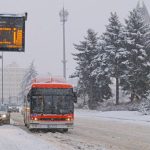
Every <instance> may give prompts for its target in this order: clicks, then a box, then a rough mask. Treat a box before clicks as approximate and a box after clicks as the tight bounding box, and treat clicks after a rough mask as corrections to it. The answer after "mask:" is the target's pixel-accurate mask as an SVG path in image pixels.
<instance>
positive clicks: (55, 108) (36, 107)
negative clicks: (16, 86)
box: [31, 89, 74, 114]
mask: <svg viewBox="0 0 150 150" xmlns="http://www.w3.org/2000/svg"><path fill="white" fill-rule="evenodd" d="M43 91H44V92H45V93H44V92H43ZM50 91H51V93H49V94H48V89H47V90H46V91H45V90H41V91H40V90H39V89H38V94H37V91H35V90H34V94H35V95H34V96H32V98H31V112H32V113H43V114H68V113H73V109H74V104H73V95H72V92H69V91H68V89H67V90H66V91H63V90H61V89H59V90H58V91H57V90H56V89H54V93H52V89H50ZM43 93H44V94H43ZM39 94H40V95H39ZM41 94H42V95H41Z"/></svg>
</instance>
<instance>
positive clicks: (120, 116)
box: [75, 109, 150, 125]
mask: <svg viewBox="0 0 150 150" xmlns="http://www.w3.org/2000/svg"><path fill="white" fill-rule="evenodd" d="M75 117H89V118H91V119H92V118H93V119H102V118H103V119H113V120H123V121H131V122H136V123H143V124H149V125H150V115H143V114H142V113H140V112H137V111H106V112H101V111H96V110H81V109H76V110H75Z"/></svg>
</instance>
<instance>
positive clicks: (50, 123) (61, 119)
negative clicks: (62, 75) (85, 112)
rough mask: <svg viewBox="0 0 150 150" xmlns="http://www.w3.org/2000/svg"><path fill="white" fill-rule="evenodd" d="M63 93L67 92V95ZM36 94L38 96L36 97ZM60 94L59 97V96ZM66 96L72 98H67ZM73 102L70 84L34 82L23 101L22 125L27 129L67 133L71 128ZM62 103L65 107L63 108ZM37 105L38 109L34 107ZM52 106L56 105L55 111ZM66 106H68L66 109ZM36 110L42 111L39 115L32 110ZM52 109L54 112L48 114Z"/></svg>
mask: <svg viewBox="0 0 150 150" xmlns="http://www.w3.org/2000/svg"><path fill="white" fill-rule="evenodd" d="M57 90H58V92H57ZM45 91H46V92H45ZM64 91H67V93H65V92H64ZM40 92H41V93H42V94H41V93H40ZM44 92H45V94H44ZM38 93H40V94H39V95H38ZM60 93H61V95H60V96H59V94H60ZM63 93H64V94H63ZM68 95H72V96H69V97H68ZM48 98H49V99H48ZM61 98H62V99H63V101H62V99H61ZM71 98H72V99H71ZM65 99H66V101H65ZM55 100H56V101H55ZM74 101H75V97H74V92H73V86H72V85H70V84H67V83H54V82H47V83H41V82H40V83H36V82H35V83H33V84H32V85H31V87H30V90H29V92H28V93H27V96H25V99H24V123H25V125H26V126H27V127H28V128H29V129H63V130H64V131H67V130H68V129H70V128H73V122H74V106H73V104H72V102H74ZM50 102H51V104H50ZM56 102H57V103H56ZM67 102H68V104H67ZM39 103H40V104H39ZM55 103H56V104H55ZM64 103H65V106H63V105H64ZM37 104H38V107H36V106H35V105H37ZM54 104H55V105H56V107H57V110H56V109H55V108H54ZM59 105H60V106H59ZM52 106H53V107H52ZM58 106H59V107H60V110H61V108H62V110H63V111H64V112H63V113H61V111H60V110H59V107H58ZM66 106H68V108H67V107H66ZM38 108H40V110H42V111H41V112H40V113H39V112H38V111H34V109H35V110H39V109H38ZM44 108H46V109H44ZM52 108H53V111H54V112H53V113H50V112H51V109H52ZM44 110H46V111H44ZM45 112H46V113H45ZM58 112H59V113H58Z"/></svg>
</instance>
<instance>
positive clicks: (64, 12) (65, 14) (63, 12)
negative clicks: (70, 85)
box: [59, 7, 69, 79]
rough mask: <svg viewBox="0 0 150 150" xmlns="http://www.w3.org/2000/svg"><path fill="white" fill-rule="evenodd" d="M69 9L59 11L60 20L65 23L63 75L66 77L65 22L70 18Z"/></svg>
mask: <svg viewBox="0 0 150 150" xmlns="http://www.w3.org/2000/svg"><path fill="white" fill-rule="evenodd" d="M68 15H69V13H68V11H67V10H65V9H64V7H63V9H62V10H61V11H60V12H59V16H60V21H61V22H62V23H63V60H62V63H63V76H64V78H65V79H66V52H65V51H66V50H65V22H66V21H67V18H68Z"/></svg>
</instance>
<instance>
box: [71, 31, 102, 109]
mask: <svg viewBox="0 0 150 150" xmlns="http://www.w3.org/2000/svg"><path fill="white" fill-rule="evenodd" d="M98 40H99V37H98V36H97V33H95V32H94V31H93V30H92V29H89V30H88V31H87V36H86V37H84V41H81V42H80V44H79V45H77V44H74V46H75V49H76V50H77V51H78V53H76V54H73V56H74V59H75V60H76V61H77V64H78V66H77V67H76V72H75V73H74V75H73V76H72V77H78V78H79V82H78V87H79V91H81V92H84V94H85V93H86V94H87V95H88V106H89V108H90V109H94V108H95V107H96V105H97V101H98V98H99V97H98V92H97V91H96V90H97V89H98V87H97V84H95V78H94V77H92V76H91V72H92V71H93V68H92V66H91V62H92V61H93V59H94V57H95V56H96V54H97V49H98Z"/></svg>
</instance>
